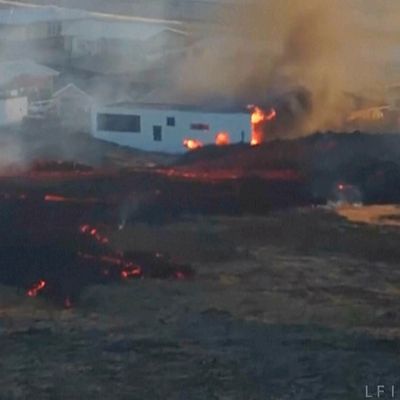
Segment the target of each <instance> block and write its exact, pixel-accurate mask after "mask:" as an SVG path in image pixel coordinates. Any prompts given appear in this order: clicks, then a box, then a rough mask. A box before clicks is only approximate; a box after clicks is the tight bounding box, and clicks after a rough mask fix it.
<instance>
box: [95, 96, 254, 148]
mask: <svg viewBox="0 0 400 400" xmlns="http://www.w3.org/2000/svg"><path fill="white" fill-rule="evenodd" d="M91 124H92V126H91V133H92V135H93V136H94V137H95V138H97V139H101V140H105V141H108V142H112V143H117V144H119V145H122V146H129V147H135V148H138V149H142V150H148V151H160V152H169V153H182V152H184V151H186V150H187V149H194V148H197V147H200V146H203V145H207V144H220V143H221V142H224V144H227V143H240V142H249V141H250V134H251V123H250V114H249V113H248V112H246V111H244V110H238V109H235V110H233V109H230V110H228V109H227V110H221V109H219V110H213V109H211V108H205V107H199V106H187V105H173V104H155V103H117V104H111V105H108V106H104V107H93V109H92V121H91Z"/></svg>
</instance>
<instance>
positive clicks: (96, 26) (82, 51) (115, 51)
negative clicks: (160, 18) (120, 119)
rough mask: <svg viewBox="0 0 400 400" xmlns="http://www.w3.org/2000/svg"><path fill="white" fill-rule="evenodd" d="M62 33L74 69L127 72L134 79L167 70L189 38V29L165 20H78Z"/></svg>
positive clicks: (121, 73)
mask: <svg viewBox="0 0 400 400" xmlns="http://www.w3.org/2000/svg"><path fill="white" fill-rule="evenodd" d="M62 35H63V36H64V37H65V50H66V52H67V53H68V56H69V61H70V66H71V67H72V68H73V69H74V70H78V71H85V72H87V73H93V74H101V75H108V76H110V75H114V76H115V75H119V76H121V75H126V76H127V77H129V78H130V80H131V81H135V80H136V81H143V80H151V79H157V77H159V76H160V75H159V73H160V69H162V70H164V71H165V69H166V68H168V64H169V60H170V59H174V58H177V57H179V55H180V54H181V53H182V52H184V51H185V48H186V45H187V41H188V35H187V34H186V32H184V31H182V30H179V29H174V28H171V27H169V26H166V25H165V24H161V23H156V22H153V23H151V22H138V21H130V22H122V21H118V22H116V21H110V20H105V19H103V20H101V19H92V20H88V21H75V22H73V23H71V24H69V25H68V26H66V27H65V28H64V29H63V31H62ZM149 71H154V73H153V74H151V73H149Z"/></svg>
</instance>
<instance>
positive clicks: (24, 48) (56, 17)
mask: <svg viewBox="0 0 400 400" xmlns="http://www.w3.org/2000/svg"><path fill="white" fill-rule="evenodd" d="M89 16H90V14H89V13H88V12H86V11H82V10H73V9H67V8H60V7H54V6H47V7H34V6H32V7H20V6H16V7H10V8H4V9H0V46H1V49H2V52H1V54H0V57H1V58H2V59H13V58H21V57H26V58H30V59H33V60H35V61H38V62H48V63H50V64H61V63H62V62H63V41H64V38H63V36H62V31H63V29H65V27H66V26H67V25H68V24H69V23H71V22H73V21H77V20H82V19H87V18H89Z"/></svg>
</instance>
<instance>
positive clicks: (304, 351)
mask: <svg viewBox="0 0 400 400" xmlns="http://www.w3.org/2000/svg"><path fill="white" fill-rule="evenodd" d="M107 234H108V235H109V237H110V239H111V242H112V243H113V244H114V245H115V246H119V247H120V248H123V249H124V250H129V249H135V250H143V251H167V252H169V253H170V254H171V256H173V257H175V258H177V259H179V260H181V261H182V262H190V263H191V265H192V266H193V267H194V268H195V270H196V271H197V275H196V277H195V278H194V279H191V280H186V281H171V280H152V279H142V280H136V281H131V282H126V283H115V284H113V285H110V286H91V287H89V288H87V289H86V290H85V291H84V293H83V294H82V296H81V299H80V301H79V303H78V304H77V305H76V306H75V307H74V308H72V309H69V310H62V309H60V308H57V307H55V306H53V305H51V304H49V303H48V302H46V301H44V300H43V299H40V298H35V299H28V298H26V297H25V296H24V295H23V294H22V293H19V292H18V291H17V290H15V289H13V288H6V287H2V289H1V291H0V304H1V308H0V311H1V317H0V351H1V355H2V356H1V358H0V385H1V388H2V391H1V395H0V398H1V399H26V398H33V399H84V398H96V399H129V400H132V399H141V400H142V399H240V400H242V399H276V400H278V399H293V398H296V399H335V400H336V399H361V398H364V385H366V384H369V385H371V386H373V385H376V384H378V383H379V384H387V385H389V384H390V385H391V384H398V383H399V382H398V379H399V378H398V372H399V371H400V359H399V357H398V354H399V351H400V331H399V329H398V326H399V321H400V314H399V311H398V310H399V307H398V306H399V294H400V271H399V269H398V260H399V258H400V249H399V247H398V243H399V238H400V231H399V230H398V228H395V227H385V226H371V225H362V224H355V223H351V222H348V221H347V220H345V219H342V218H340V217H338V216H336V215H335V214H333V213H331V212H328V211H324V210H321V209H318V208H305V209H298V210H293V211H288V210H286V211H280V212H279V211H274V212H271V213H270V214H268V215H266V216H241V217H229V216H224V217H221V216H220V217H219V216H213V217H212V216H209V217H189V216H186V217H185V216H180V217H179V218H177V219H176V220H175V222H171V223H168V224H164V225H155V224H152V225H149V224H146V223H134V222H131V223H129V224H127V225H126V227H125V229H124V230H117V229H115V228H114V227H113V226H109V227H108V232H107Z"/></svg>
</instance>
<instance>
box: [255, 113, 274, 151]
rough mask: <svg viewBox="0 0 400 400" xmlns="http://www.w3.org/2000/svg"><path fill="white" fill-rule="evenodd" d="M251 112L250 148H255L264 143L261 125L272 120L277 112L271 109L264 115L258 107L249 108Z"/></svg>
mask: <svg viewBox="0 0 400 400" xmlns="http://www.w3.org/2000/svg"><path fill="white" fill-rule="evenodd" d="M249 109H250V110H252V113H251V142H250V144H251V145H252V146H257V145H259V144H261V143H262V142H263V141H264V129H263V128H264V127H263V124H265V123H266V122H270V121H272V120H274V119H275V118H276V116H277V112H276V110H275V109H274V108H271V110H270V112H269V113H266V112H265V111H264V110H262V109H261V108H260V107H257V106H249Z"/></svg>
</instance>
